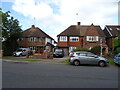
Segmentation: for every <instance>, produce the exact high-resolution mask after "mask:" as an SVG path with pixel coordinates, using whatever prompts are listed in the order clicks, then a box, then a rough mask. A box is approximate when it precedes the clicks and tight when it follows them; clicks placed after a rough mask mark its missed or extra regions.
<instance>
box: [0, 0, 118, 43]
mask: <svg viewBox="0 0 120 90" xmlns="http://www.w3.org/2000/svg"><path fill="white" fill-rule="evenodd" d="M119 1H120V0H2V3H1V5H2V10H3V12H6V11H10V12H11V13H10V14H11V16H13V17H14V18H16V19H18V20H19V22H20V26H22V29H23V30H26V29H28V28H30V27H31V25H35V26H36V27H39V28H40V29H41V30H43V31H44V32H45V33H47V34H48V35H50V36H51V37H53V38H54V39H55V40H56V41H57V35H58V34H60V33H61V32H62V31H64V30H65V29H66V28H68V27H69V26H70V25H76V24H77V22H81V25H91V24H92V23H93V24H94V25H100V26H101V28H102V29H104V27H105V25H118V2H119Z"/></svg>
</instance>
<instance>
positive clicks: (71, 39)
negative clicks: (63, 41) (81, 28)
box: [70, 37, 79, 42]
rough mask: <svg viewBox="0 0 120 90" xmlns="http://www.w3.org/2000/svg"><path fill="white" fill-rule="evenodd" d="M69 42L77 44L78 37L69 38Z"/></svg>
mask: <svg viewBox="0 0 120 90" xmlns="http://www.w3.org/2000/svg"><path fill="white" fill-rule="evenodd" d="M70 41H71V42H78V41H79V37H70Z"/></svg>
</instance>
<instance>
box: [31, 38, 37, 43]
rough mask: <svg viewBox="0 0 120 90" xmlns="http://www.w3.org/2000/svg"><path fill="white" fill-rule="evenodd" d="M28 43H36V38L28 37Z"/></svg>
mask: <svg viewBox="0 0 120 90" xmlns="http://www.w3.org/2000/svg"><path fill="white" fill-rule="evenodd" d="M29 41H30V42H37V37H30V38H29Z"/></svg>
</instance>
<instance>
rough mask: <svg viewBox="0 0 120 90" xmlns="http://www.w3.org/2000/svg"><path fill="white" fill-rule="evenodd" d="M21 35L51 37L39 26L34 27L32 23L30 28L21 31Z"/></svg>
mask: <svg viewBox="0 0 120 90" xmlns="http://www.w3.org/2000/svg"><path fill="white" fill-rule="evenodd" d="M22 36H23V37H48V38H51V39H53V38H52V37H50V36H49V35H48V34H46V33H45V32H44V31H42V30H41V29H40V28H38V27H35V26H34V25H32V27H31V28H29V29H27V30H25V31H23V32H22ZM53 40H54V39H53Z"/></svg>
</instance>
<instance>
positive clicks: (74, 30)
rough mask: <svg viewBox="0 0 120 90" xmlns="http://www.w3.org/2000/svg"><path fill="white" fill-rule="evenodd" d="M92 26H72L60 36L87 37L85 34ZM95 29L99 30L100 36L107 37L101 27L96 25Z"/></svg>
mask: <svg viewBox="0 0 120 90" xmlns="http://www.w3.org/2000/svg"><path fill="white" fill-rule="evenodd" d="M90 26H91V25H71V26H70V27H68V28H67V29H66V30H64V31H63V32H62V33H60V34H59V35H58V36H85V33H86V32H87V30H88V28H89V27H90ZM94 27H95V28H96V29H97V31H98V33H99V36H102V37H105V34H104V33H103V31H102V29H101V27H100V26H99V25H94Z"/></svg>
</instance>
